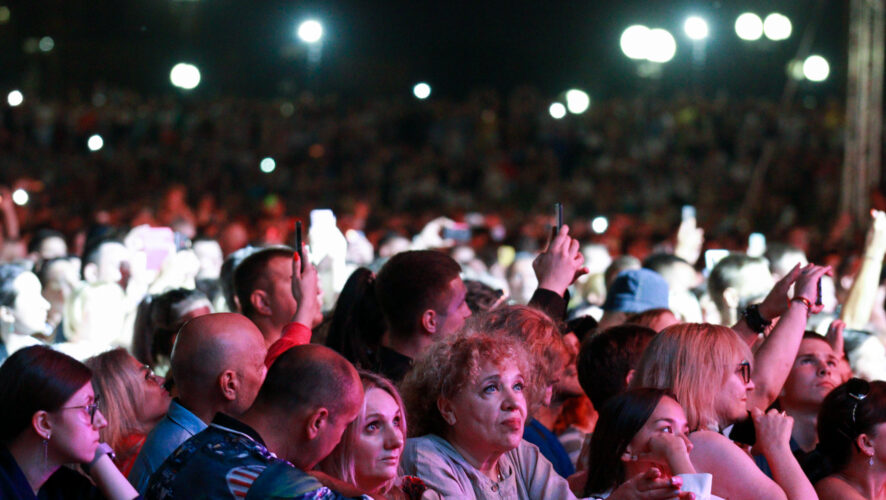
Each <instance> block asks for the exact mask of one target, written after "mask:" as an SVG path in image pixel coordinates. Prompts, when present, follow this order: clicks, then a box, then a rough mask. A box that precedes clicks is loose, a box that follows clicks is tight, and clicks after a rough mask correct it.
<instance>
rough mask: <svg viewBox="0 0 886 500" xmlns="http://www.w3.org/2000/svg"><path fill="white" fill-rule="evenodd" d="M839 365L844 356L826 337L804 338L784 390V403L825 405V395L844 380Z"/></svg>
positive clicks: (782, 396) (790, 404) (786, 404)
mask: <svg viewBox="0 0 886 500" xmlns="http://www.w3.org/2000/svg"><path fill="white" fill-rule="evenodd" d="M839 366H840V359H839V358H838V357H837V355H836V354H834V351H833V349H831V346H830V344H828V343H827V342H825V341H824V339H822V340H818V339H803V341H802V342H800V349H798V351H797V358H796V359H794V365H793V366H792V367H791V372H790V374H789V375H788V379H787V380H786V381H785V384H784V389H782V394H781V398H782V401H783V402H784V405H785V406H787V407H795V406H800V405H803V406H808V407H814V408H818V407H819V406H821V402H822V401H824V397H825V396H827V394H828V393H829V392H831V390H832V389H833V388H834V387H837V386H838V385H840V383H841V382H842V380H841V378H840V370H839Z"/></svg>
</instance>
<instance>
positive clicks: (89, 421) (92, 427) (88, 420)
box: [48, 382, 108, 463]
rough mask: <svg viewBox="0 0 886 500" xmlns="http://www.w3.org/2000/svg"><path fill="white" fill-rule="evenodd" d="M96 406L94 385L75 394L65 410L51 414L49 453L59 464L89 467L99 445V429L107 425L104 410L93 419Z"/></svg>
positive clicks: (66, 403) (99, 411)
mask: <svg viewBox="0 0 886 500" xmlns="http://www.w3.org/2000/svg"><path fill="white" fill-rule="evenodd" d="M94 403H95V393H94V392H93V390H92V383H90V382H87V383H86V385H84V386H83V387H81V388H80V390H78V391H77V392H75V393H74V395H73V396H71V397H70V398H69V399H68V400H67V401H65V404H63V405H62V407H61V408H60V409H58V410H56V411H54V412H51V413H50V414H49V417H48V418H49V423H50V425H51V429H50V432H51V434H50V435H49V440H48V441H49V444H48V446H49V452H51V453H52V457H53V459H55V460H56V461H57V462H58V463H89V462H91V461H92V459H93V457H94V456H95V449H96V447H97V446H98V443H99V432H98V431H99V429H102V428H104V427H105V426H106V425H108V421H107V420H105V417H104V415H102V413H101V410H96V411H95V414H94V416H90V411H89V406H90V405H92V404H94Z"/></svg>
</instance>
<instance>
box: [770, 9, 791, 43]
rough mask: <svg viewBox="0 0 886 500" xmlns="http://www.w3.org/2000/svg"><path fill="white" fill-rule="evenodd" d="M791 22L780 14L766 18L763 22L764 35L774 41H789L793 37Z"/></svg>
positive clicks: (774, 13)
mask: <svg viewBox="0 0 886 500" xmlns="http://www.w3.org/2000/svg"><path fill="white" fill-rule="evenodd" d="M791 30H792V26H791V20H790V19H788V18H787V16H784V15H782V14H779V13H778V12H773V13H772V14H769V15H768V16H766V20H765V21H763V34H764V35H766V38H768V39H770V40H773V41H776V42H778V41H781V40H787V39H788V38H790V37H791Z"/></svg>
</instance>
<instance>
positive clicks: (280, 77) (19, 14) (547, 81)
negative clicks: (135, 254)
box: [0, 0, 848, 100]
mask: <svg viewBox="0 0 886 500" xmlns="http://www.w3.org/2000/svg"><path fill="white" fill-rule="evenodd" d="M0 3H2V2H0ZM6 5H7V7H9V8H10V11H11V18H10V20H9V22H8V23H6V24H3V25H0V68H2V70H0V85H2V86H3V88H5V89H11V88H23V89H26V90H28V91H30V92H31V93H33V92H37V93H39V94H40V95H41V96H43V97H49V98H56V97H64V96H66V95H70V92H71V91H75V90H76V91H80V92H90V91H91V90H94V89H95V86H96V85H98V86H101V85H107V86H110V87H122V88H128V89H134V90H137V91H139V92H142V93H144V94H148V95H151V94H168V93H172V92H174V89H173V88H172V87H171V85H170V84H169V70H170V68H171V67H172V66H173V65H174V64H175V63H177V62H179V61H188V62H192V63H194V64H196V65H197V66H198V67H199V68H200V71H201V73H202V81H201V84H200V86H199V87H198V88H197V89H195V90H194V91H192V92H190V93H191V94H193V95H194V96H195V97H198V98H200V97H213V96H219V95H241V96H256V97H276V96H286V95H294V94H296V93H299V92H301V91H303V90H306V89H309V90H314V91H317V92H319V93H327V92H336V93H340V94H342V95H346V96H347V95H353V96H367V95H368V96H371V95H390V94H398V93H404V92H409V91H410V89H411V88H412V85H413V84H415V83H416V82H418V81H427V82H429V83H430V84H431V86H432V88H433V92H434V96H438V97H439V96H444V97H452V98H461V97H464V96H465V95H467V94H468V92H469V91H470V90H471V89H476V88H494V89H497V90H500V91H504V92H507V91H509V90H511V89H513V88H514V87H516V86H518V85H522V84H529V85H533V86H535V87H537V88H539V89H540V90H541V91H542V92H543V93H545V94H549V95H554V94H557V93H559V92H562V91H563V90H565V89H567V88H570V87H573V86H577V87H580V88H584V89H586V90H587V91H588V92H589V93H590V94H591V96H592V98H593V99H595V100H599V99H605V98H608V97H612V96H619V95H631V94H632V93H636V92H637V91H638V90H648V89H650V88H652V89H653V90H655V91H657V92H663V93H668V94H669V93H672V92H674V91H677V90H680V89H685V88H688V87H690V86H694V88H695V89H696V90H699V91H701V92H704V93H706V94H713V93H715V92H716V91H721V90H725V91H728V92H729V93H731V94H733V95H741V96H747V95H759V96H766V97H777V96H779V95H781V92H782V90H783V88H784V85H785V82H786V79H787V77H786V72H785V67H786V64H787V62H788V61H789V60H790V59H791V58H792V57H793V56H794V54H795V53H796V51H797V48H798V46H799V44H800V39H801V38H802V36H803V33H804V31H806V30H808V29H811V30H813V31H814V35H815V39H814V40H815V41H814V43H813V44H812V50H811V52H813V53H818V54H821V55H823V56H824V57H825V58H827V59H828V61H829V62H830V64H831V75H830V77H829V79H828V80H827V81H826V82H824V83H822V84H811V83H808V82H807V83H804V84H802V86H801V93H805V94H827V95H840V94H842V92H843V91H844V89H845V80H846V51H847V42H846V39H847V23H848V2H845V1H841V0H830V1H819V0H815V1H753V0H736V1H722V2H713V3H710V2H692V1H610V2H603V1H578V0H573V1H551V0H548V1H499V0H495V1H492V0H490V1H486V0H473V1H451V0H445V1H434V2H424V1H367V0H363V1H356V0H350V1H348V0H330V1H323V2H295V1H273V0H272V1H248V0H238V1H235V0H202V1H194V2H191V1H173V0H49V1H25V0H18V1H16V2H9V3H7V4H6ZM743 11H752V12H755V13H757V14H758V15H760V17H761V18H763V17H765V16H766V14H768V13H770V12H773V11H778V12H781V13H782V14H785V15H787V16H788V17H789V18H790V19H791V21H792V24H793V33H792V35H791V38H790V39H788V40H787V41H784V42H777V43H776V42H770V41H767V40H765V38H764V39H761V40H760V41H758V42H744V41H742V40H739V39H738V37H737V36H736V35H735V31H734V28H733V25H734V22H735V18H736V17H737V16H738V14H740V13H741V12H743ZM691 14H696V15H701V16H703V17H705V18H706V19H707V21H708V24H709V26H710V31H711V35H710V37H709V39H708V41H707V50H706V53H707V58H706V64H705V66H704V68H703V69H701V70H700V71H696V72H693V70H692V56H691V52H692V51H691V46H690V41H689V40H688V39H687V38H686V36H685V34H684V33H683V27H682V25H683V21H684V20H685V18H686V17H687V16H689V15H691ZM308 17H316V18H317V19H319V20H321V22H323V24H324V29H325V37H324V41H323V48H322V60H321V61H320V63H319V64H318V65H317V67H316V69H315V70H314V71H313V73H311V72H310V71H309V70H308V64H307V57H306V56H307V54H306V51H305V48H304V45H303V44H301V43H300V42H299V41H298V40H297V37H296V36H295V27H296V26H297V24H298V22H300V21H301V20H303V19H305V18H308ZM637 23H640V24H645V25H647V26H649V27H661V28H666V29H668V30H669V31H670V32H671V33H672V34H673V35H674V37H675V38H676V40H677V54H676V57H675V58H674V60H672V61H671V62H670V63H668V64H666V65H665V67H664V71H663V74H662V77H661V78H660V79H657V80H654V81H652V80H649V79H642V78H639V77H638V76H637V75H636V65H635V63H634V62H633V61H630V60H629V59H627V58H626V57H625V56H624V55H623V54H622V53H621V50H620V49H619V45H618V41H619V37H620V35H621V32H622V31H623V30H624V29H625V28H626V27H627V26H629V25H631V24H637ZM46 35H48V36H51V37H52V38H53V39H54V41H55V48H54V50H52V51H51V52H49V53H42V52H36V53H32V54H27V53H25V51H24V50H23V46H24V45H25V44H26V40H27V39H29V38H37V39H39V38H40V37H42V36H46Z"/></svg>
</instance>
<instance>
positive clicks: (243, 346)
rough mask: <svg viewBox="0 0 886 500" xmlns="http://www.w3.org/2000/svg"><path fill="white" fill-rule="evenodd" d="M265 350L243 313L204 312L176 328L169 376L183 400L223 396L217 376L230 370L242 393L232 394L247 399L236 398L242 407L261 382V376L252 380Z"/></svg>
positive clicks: (260, 339)
mask: <svg viewBox="0 0 886 500" xmlns="http://www.w3.org/2000/svg"><path fill="white" fill-rule="evenodd" d="M265 354H266V348H265V342H264V337H262V334H261V331H259V329H258V328H257V327H256V326H255V324H254V323H253V322H252V321H250V320H249V319H247V318H246V317H245V316H243V315H241V314H235V313H215V314H207V315H204V316H199V317H197V318H194V319H192V320H191V321H188V322H187V323H185V325H184V326H182V328H181V331H179V334H178V337H177V338H176V341H175V347H173V350H172V366H171V370H172V377H173V379H174V380H175V384H176V386H177V387H178V388H179V393H180V394H181V397H182V399H183V400H185V401H188V400H194V399H200V400H205V399H206V398H220V397H222V396H224V395H222V394H220V393H219V392H220V391H223V389H222V388H220V382H219V377H222V376H223V375H224V374H225V373H226V372H230V373H232V374H234V375H236V376H237V377H240V379H242V380H241V382H244V383H241V384H240V385H238V388H239V389H242V390H243V391H244V394H240V395H239V396H238V395H234V396H236V399H243V400H245V399H248V400H249V401H248V402H244V401H241V402H240V403H241V404H240V406H242V405H243V404H245V407H244V408H243V410H245V408H246V407H248V406H249V405H250V404H251V403H252V400H253V399H255V394H256V393H257V392H258V386H260V385H261V380H259V381H258V384H255V383H254V382H255V381H254V380H253V379H255V378H256V377H257V376H259V372H260V378H261V379H263V378H264V373H265V372H264V369H263V366H264V358H265ZM253 386H254V387H253ZM249 392H251V394H249ZM228 396H230V395H228ZM226 399H231V398H230V397H227V398H226Z"/></svg>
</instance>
